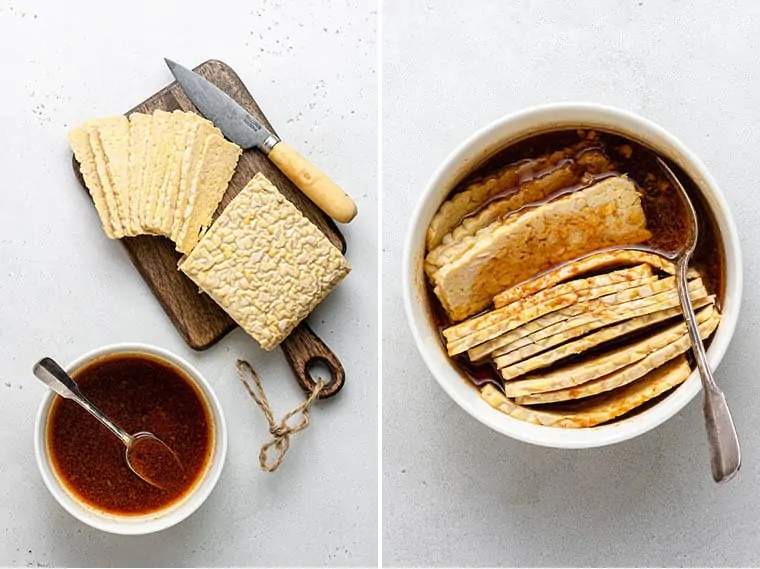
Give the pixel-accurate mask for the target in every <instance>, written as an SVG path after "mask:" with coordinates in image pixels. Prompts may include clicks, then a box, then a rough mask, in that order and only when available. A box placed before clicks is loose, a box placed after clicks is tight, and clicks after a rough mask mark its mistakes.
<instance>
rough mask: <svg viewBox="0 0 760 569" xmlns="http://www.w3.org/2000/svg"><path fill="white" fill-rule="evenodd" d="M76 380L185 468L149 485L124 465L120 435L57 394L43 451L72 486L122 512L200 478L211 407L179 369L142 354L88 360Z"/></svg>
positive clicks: (181, 490) (172, 496)
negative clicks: (161, 444) (163, 445)
mask: <svg viewBox="0 0 760 569" xmlns="http://www.w3.org/2000/svg"><path fill="white" fill-rule="evenodd" d="M74 379H75V380H76V382H77V383H78V385H79V387H80V389H81V390H82V392H84V393H85V395H86V396H87V397H88V398H89V399H90V400H91V401H92V402H93V403H95V405H97V406H98V407H100V408H101V410H102V411H103V412H104V413H106V415H108V416H109V417H110V418H111V419H113V420H114V421H115V422H116V423H117V424H118V425H120V426H121V427H122V428H123V429H124V430H125V431H127V432H128V433H137V432H140V431H149V432H152V433H154V434H155V435H157V436H158V437H159V438H160V439H161V440H163V441H164V442H166V443H167V444H168V445H169V447H170V448H171V449H172V450H173V451H174V452H175V453H176V455H177V457H178V458H179V460H180V462H181V463H182V468H181V470H176V469H175V471H174V472H168V473H164V476H163V477H161V478H160V479H161V480H164V481H167V482H171V484H167V485H166V486H165V487H164V489H159V488H156V487H154V486H151V485H150V484H148V483H147V482H145V481H143V480H141V479H140V478H138V477H137V475H136V474H134V473H133V472H132V471H131V470H129V467H128V466H127V463H126V461H125V458H124V451H125V447H124V444H123V443H122V442H121V441H120V440H119V439H118V438H117V437H115V436H114V435H113V434H112V433H111V432H110V431H109V430H108V429H106V427H104V426H103V425H101V424H100V423H99V422H98V421H97V419H95V418H94V417H92V416H91V415H90V414H89V413H88V412H87V411H85V410H84V409H82V408H81V407H80V406H79V405H77V403H75V402H74V401H71V400H69V399H62V398H60V397H58V398H57V399H56V401H55V402H54V403H53V408H52V411H51V413H50V419H49V422H48V429H47V438H48V449H49V452H50V454H51V457H52V459H53V464H54V466H55V470H56V472H57V473H58V476H59V477H60V478H61V479H62V481H63V482H64V483H65V485H66V486H67V487H68V488H69V490H70V491H71V492H73V493H74V494H76V495H77V496H78V497H79V499H80V500H82V501H84V502H85V503H87V504H90V505H91V506H94V507H95V508H98V509H100V510H104V511H107V512H110V513H113V514H120V515H141V514H147V513H151V512H155V511H157V510H160V509H162V508H165V507H167V506H169V505H171V504H173V503H175V502H177V501H178V500H180V499H182V498H183V497H184V496H185V495H186V494H187V492H188V491H189V490H190V489H191V488H193V486H194V485H195V483H196V482H197V480H198V478H199V477H200V476H201V475H202V473H203V471H204V469H205V467H206V464H207V463H208V460H209V458H210V454H211V448H212V445H213V434H212V430H211V429H212V423H211V418H210V414H209V411H208V410H207V409H206V404H205V403H204V402H203V401H202V400H201V397H200V395H199V393H198V390H197V388H195V387H194V386H192V385H191V384H190V381H189V380H188V379H186V377H185V375H184V372H181V371H180V370H178V369H176V368H174V367H173V366H171V365H170V364H168V363H165V362H163V361H159V360H157V359H154V358H151V357H148V356H143V355H141V354H134V355H133V354H118V355H111V356H107V357H104V358H102V359H100V360H96V361H94V362H92V363H90V364H88V365H87V366H85V367H84V368H83V369H80V370H78V371H77V372H76V373H75V374H74ZM148 458H150V457H148ZM171 466H172V467H173V466H175V465H174V463H172V465H171ZM172 476H173V477H174V478H173V479H171V477H172Z"/></svg>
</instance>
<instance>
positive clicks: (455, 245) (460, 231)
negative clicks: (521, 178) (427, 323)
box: [425, 149, 613, 273]
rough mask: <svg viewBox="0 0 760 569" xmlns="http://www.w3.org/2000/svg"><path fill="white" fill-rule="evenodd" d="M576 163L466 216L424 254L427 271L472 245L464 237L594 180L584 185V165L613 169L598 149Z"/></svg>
mask: <svg viewBox="0 0 760 569" xmlns="http://www.w3.org/2000/svg"><path fill="white" fill-rule="evenodd" d="M591 154H594V155H596V159H592V157H591ZM584 158H585V159H587V160H584ZM578 160H579V161H578V163H574V162H567V163H565V164H562V165H560V166H557V167H555V168H553V169H551V170H549V171H548V172H546V173H544V174H543V175H541V176H539V177H537V178H532V179H529V180H528V181H526V182H523V183H521V184H520V185H519V187H518V188H517V190H516V191H515V192H514V193H512V194H510V195H508V196H507V197H504V198H501V199H495V200H494V201H492V202H490V203H488V204H487V205H485V206H483V209H481V210H480V211H479V212H477V214H473V215H472V216H468V217H465V218H464V219H463V220H462V222H461V223H460V224H459V225H458V226H456V227H455V228H454V229H453V230H452V231H451V232H449V233H448V234H446V235H445V236H444V238H443V240H442V241H441V244H440V245H438V246H437V247H435V248H434V249H432V250H431V251H430V253H429V254H428V255H427V257H426V258H425V263H426V267H427V269H428V272H430V273H433V272H435V271H436V270H438V269H439V268H440V267H441V266H443V264H444V262H445V261H443V260H444V259H447V258H448V259H451V258H453V257H456V256H458V255H461V254H463V253H464V252H465V251H467V249H469V248H470V247H472V245H473V244H474V243H475V241H474V240H472V239H467V237H470V236H472V235H475V234H476V233H477V232H478V231H480V230H481V229H483V228H484V227H488V226H489V225H490V224H491V223H493V222H495V221H498V220H501V219H504V218H505V217H506V216H508V215H509V216H512V220H514V219H515V218H516V216H519V215H524V214H525V213H527V212H528V211H530V208H531V207H535V206H531V204H535V203H536V202H540V201H542V200H546V199H550V198H551V197H556V194H557V193H558V192H559V191H560V190H564V189H565V188H568V187H571V186H576V187H578V186H584V185H585V186H589V185H591V182H592V181H593V178H591V179H590V180H589V182H588V183H586V184H583V181H584V175H585V173H586V170H585V169H584V168H583V166H584V165H586V164H587V163H588V164H593V165H594V166H598V165H599V163H601V164H603V166H602V167H601V169H603V170H607V171H609V170H611V169H612V168H613V165H612V163H611V162H609V159H608V158H607V157H606V156H605V155H604V153H603V152H602V151H600V150H599V149H590V150H588V151H587V152H585V153H584V154H582V155H581V157H579V159H578ZM595 173H596V172H595ZM579 189H580V188H579Z"/></svg>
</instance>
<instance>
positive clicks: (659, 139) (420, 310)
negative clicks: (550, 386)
mask: <svg viewBox="0 0 760 569" xmlns="http://www.w3.org/2000/svg"><path fill="white" fill-rule="evenodd" d="M706 126H707V125H706ZM576 127H585V128H595V129H599V130H607V131H612V132H615V133H618V134H621V135H624V136H627V137H628V138H631V139H633V140H636V141H638V142H640V143H642V144H644V145H645V146H648V147H650V148H652V149H653V150H656V151H657V152H659V153H660V154H661V155H664V156H666V157H668V158H670V159H671V160H673V161H674V162H675V163H676V164H678V165H679V166H680V167H681V168H682V169H683V170H684V172H686V174H687V175H688V176H690V177H691V178H692V179H693V180H694V182H695V183H696V184H697V186H698V187H699V189H700V191H701V192H702V194H703V196H704V197H705V203H706V205H707V206H708V207H709V208H710V210H712V214H713V215H714V217H715V220H716V221H717V225H718V231H719V236H720V238H721V239H722V240H723V248H724V251H725V270H726V274H725V303H724V306H723V317H722V319H721V322H720V325H719V327H718V330H717V331H716V333H715V335H714V337H713V340H712V343H711V345H710V347H709V349H708V350H707V358H708V360H709V362H710V366H711V368H712V369H713V370H714V369H716V368H717V366H718V364H719V363H720V360H721V358H722V357H723V355H724V354H725V353H726V349H727V348H728V344H729V342H730V341H731V337H732V336H733V334H734V329H735V328H736V321H737V319H738V316H739V305H740V302H741V296H742V260H741V253H740V250H739V237H738V235H737V231H736V224H735V222H734V220H733V217H732V216H731V212H730V211H729V210H728V205H727V204H726V200H725V198H724V197H723V193H722V192H721V190H720V188H719V187H718V184H717V183H716V181H715V180H714V179H713V177H712V176H711V175H710V174H709V172H708V171H707V169H706V168H705V166H704V165H703V164H702V162H701V161H700V160H699V158H697V157H696V156H695V155H694V154H693V153H692V152H691V151H690V150H689V149H688V148H686V147H685V146H684V145H683V144H682V143H681V142H680V141H679V140H678V139H677V138H675V137H674V136H673V135H672V134H670V133H668V132H667V131H665V130H664V129H663V128H661V127H659V126H657V125H656V124H654V123H652V122H651V121H649V120H647V119H644V118H642V117H639V116H637V115H635V114H633V113H630V112H627V111H623V110H620V109H615V108H611V107H605V106H601V105H595V104H583V103H560V104H550V105H543V106H538V107H533V108H530V109H527V110H524V111H521V112H518V113H515V114H512V115H509V116H506V117H504V118H502V119H499V120H497V121H496V122H494V123H492V124H490V125H488V126H487V127H485V128H483V129H482V130H480V131H479V132H477V133H475V134H474V135H473V136H472V137H470V138H469V139H468V140H466V141H465V142H464V143H462V145H461V146H460V147H459V148H457V149H456V150H455V151H454V152H453V153H452V154H451V155H449V157H448V158H446V160H445V161H444V163H443V164H442V165H441V167H440V168H439V169H438V170H437V171H436V172H435V174H434V175H433V177H432V179H431V180H430V182H429V183H428V186H427V188H426V189H425V191H424V193H423V194H422V196H421V198H420V201H419V202H418V204H417V207H416V209H415V211H414V214H413V216H412V220H411V224H410V227H409V231H408V234H407V239H406V244H405V250H404V261H403V263H404V265H403V289H404V304H405V307H406V313H407V318H408V320H409V325H410V326H411V329H412V332H413V334H414V339H415V342H416V343H417V347H418V348H419V351H420V353H421V354H422V357H423V359H424V360H425V363H426V364H427V366H428V368H429V369H430V371H431V372H432V374H433V376H434V377H435V378H436V380H437V381H438V383H439V384H440V385H441V387H442V388H443V389H444V391H446V393H448V394H449V396H450V397H451V398H452V399H453V400H454V401H456V402H457V403H458V404H459V405H460V406H461V407H462V408H463V409H464V410H465V411H467V412H468V413H469V414H470V415H472V416H473V417H475V418H476V419H478V420H479V421H481V422H482V423H484V424H485V425H488V426H489V427H491V428H492V429H494V430H496V431H499V432H500V433H503V434H505V435H509V436H510V437H514V438H516V439H520V440H522V441H526V442H529V443H534V444H538V445H544V446H550V447H558V448H588V447H596V446H603V445H608V444H612V443H617V442H620V441H624V440H626V439H630V438H633V437H636V436H638V435H640V434H642V433H645V432H647V431H649V430H650V429H653V428H654V427H656V426H658V425H660V424H662V423H663V422H665V421H666V420H667V419H669V418H670V417H672V416H673V415H674V414H676V413H677V412H678V411H679V410H681V409H682V408H683V407H684V406H685V405H686V404H687V403H688V402H689V401H691V399H692V398H693V397H694V396H695V395H696V394H697V393H698V392H699V391H700V390H701V383H700V379H699V377H698V375H697V373H696V372H694V373H693V374H692V375H691V377H689V379H688V380H687V381H686V382H684V383H683V384H682V385H681V386H679V387H678V388H677V389H676V390H675V391H674V392H673V393H671V394H670V395H669V396H668V397H666V398H665V399H663V400H662V401H660V402H659V403H657V405H654V406H653V407H651V408H649V409H647V410H646V411H643V412H641V413H638V414H635V415H632V416H631V417H629V418H626V419H623V420H621V421H618V422H615V423H612V424H609V425H601V426H598V427H593V428H587V429H559V428H554V427H544V426H540V425H533V424H529V423H526V422H524V421H520V420H518V419H514V418H512V417H510V416H508V415H506V414H504V413H501V412H500V411H497V410H496V409H494V408H492V407H491V406H490V405H488V403H486V402H485V401H483V399H481V397H480V395H479V393H478V391H477V390H476V389H475V388H473V387H472V386H471V385H469V384H468V383H467V382H466V381H465V380H464V379H463V377H462V375H461V374H460V373H459V372H458V371H457V369H456V368H455V367H454V366H453V364H452V362H451V360H450V359H449V358H448V357H447V355H446V352H445V350H444V348H443V346H442V344H441V341H440V339H439V336H438V330H437V328H436V326H435V323H434V321H433V319H432V317H431V314H430V311H429V306H428V299H427V290H426V287H425V276H424V274H423V268H422V260H423V256H424V247H425V231H426V229H427V226H428V224H429V223H430V220H431V219H432V217H433V215H434V214H435V212H436V210H437V209H438V207H439V206H440V204H441V203H442V202H443V201H444V199H445V198H446V196H447V195H448V194H449V192H450V191H451V190H452V189H453V188H454V186H456V184H457V183H458V182H459V181H460V180H462V178H464V177H465V176H466V175H467V174H469V173H470V172H471V171H472V170H473V168H475V167H476V166H478V165H479V164H480V163H482V162H483V160H484V159H486V158H488V157H489V156H491V155H493V154H494V153H496V152H497V151H499V150H501V149H502V148H504V147H505V146H507V145H508V144H510V143H512V142H514V141H516V140H519V139H523V138H525V137H526V136H529V135H531V134H538V133H540V132H545V131H548V130H556V129H561V128H576Z"/></svg>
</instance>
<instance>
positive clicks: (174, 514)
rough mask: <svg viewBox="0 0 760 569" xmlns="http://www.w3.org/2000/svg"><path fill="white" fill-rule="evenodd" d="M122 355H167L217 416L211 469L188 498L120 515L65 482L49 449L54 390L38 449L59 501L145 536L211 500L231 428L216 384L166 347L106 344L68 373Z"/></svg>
mask: <svg viewBox="0 0 760 569" xmlns="http://www.w3.org/2000/svg"><path fill="white" fill-rule="evenodd" d="M122 353H130V354H132V353H136V354H147V355H150V356H153V357H156V358H159V359H163V360H165V361H167V362H169V363H170V364H172V365H174V366H176V367H177V368H179V369H181V370H182V371H184V372H185V374H186V375H187V377H188V378H189V379H190V380H191V381H192V382H193V384H194V385H195V386H196V387H197V388H198V390H199V392H200V394H201V396H202V399H203V401H204V403H205V404H206V407H207V409H208V411H209V412H210V414H211V420H212V423H213V425H212V435H213V441H212V445H213V446H212V450H211V457H210V458H209V460H208V463H207V465H206V469H205V471H204V472H203V474H202V476H201V477H200V479H199V480H198V481H197V482H196V484H195V486H194V487H193V488H192V489H191V490H190V491H189V492H188V493H187V494H186V495H185V497H184V498H182V499H181V500H180V501H178V502H176V503H174V504H172V505H171V506H169V507H168V508H166V509H163V510H160V511H158V512H153V513H150V514H145V515H141V516H118V515H115V514H110V513H107V512H103V511H100V510H98V509H96V508H93V507H91V506H89V505H87V504H85V503H83V502H81V501H80V500H79V499H77V498H76V497H75V496H74V495H73V494H72V493H71V492H70V491H69V490H68V489H67V488H66V487H65V486H64V485H63V484H62V482H61V481H60V480H59V478H58V475H57V474H56V472H55V469H54V467H53V465H52V464H51V460H50V455H49V453H48V449H47V437H46V431H47V422H48V418H49V415H50V409H51V406H52V404H53V401H54V400H55V398H56V395H55V393H53V392H52V391H48V393H46V394H45V398H44V399H43V401H42V404H41V405H40V408H39V411H38V413H37V422H36V425H35V429H34V450H35V454H36V456H37V465H38V466H39V469H40V473H41V474H42V479H43V480H44V481H45V485H46V486H47V487H48V490H50V492H51V494H53V496H54V497H55V499H56V500H58V503H59V504H61V506H63V508H64V509H65V510H66V511H67V512H69V513H70V514H71V515H72V516H74V517H75V518H77V519H79V520H80V521H82V522H84V523H86V524H87V525H89V526H92V527H94V528H96V529H99V530H102V531H106V532H110V533H116V534H122V535H142V534H147V533H154V532H157V531H161V530H164V529H166V528H169V527H171V526H173V525H175V524H178V523H179V522H181V521H182V520H184V519H185V518H187V517H188V516H189V515H190V514H192V513H193V512H195V510H197V509H198V508H199V507H200V506H201V504H203V502H204V501H205V500H206V498H208V496H209V494H211V491H212V490H213V489H214V486H216V482H217V480H219V475H220V474H221V472H222V468H223V466H224V460H225V456H226V454H227V426H226V423H225V421H224V414H223V413H222V407H221V405H220V404H219V400H218V399H217V398H216V395H215V394H214V391H213V390H212V389H211V385H209V383H208V382H207V381H206V379H205V378H204V377H203V376H202V375H201V373H200V372H199V371H198V370H197V369H195V368H194V367H193V366H192V365H190V364H189V363H188V362H186V361H185V360H183V359H182V358H180V357H178V356H175V355H174V354H172V353H170V352H167V351H166V350H163V349H161V348H157V347H155V346H150V345H147V344H114V345H110V346H104V347H102V348H98V349H96V350H93V351H91V352H88V353H86V354H85V355H83V356H82V357H80V358H78V359H76V360H75V361H74V362H72V363H71V364H69V365H68V366H66V371H67V372H69V373H70V374H71V373H74V372H75V371H76V370H77V369H80V368H81V367H83V366H84V365H85V364H87V363H89V362H91V361H93V360H94V359H96V358H100V357H102V356H106V355H109V354H122Z"/></svg>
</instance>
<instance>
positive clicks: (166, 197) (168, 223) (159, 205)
mask: <svg viewBox="0 0 760 569" xmlns="http://www.w3.org/2000/svg"><path fill="white" fill-rule="evenodd" d="M191 114H192V113H179V114H176V115H175V114H173V116H172V125H173V127H172V130H173V131H174V137H173V139H172V141H171V143H170V145H169V152H168V155H167V162H166V170H164V176H163V179H162V181H161V186H160V190H159V194H158V199H157V200H156V208H155V211H154V214H155V217H154V218H153V223H154V225H156V226H157V227H158V228H159V231H160V232H161V234H162V235H168V236H171V234H172V223H173V221H174V206H175V205H176V200H177V194H178V193H179V184H180V177H181V175H182V163H183V161H184V157H185V153H186V151H187V149H188V143H192V138H193V137H194V136H195V132H196V131H197V129H198V127H199V123H198V121H196V120H193V119H192V118H190V116H189V115H191Z"/></svg>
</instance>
